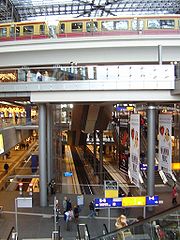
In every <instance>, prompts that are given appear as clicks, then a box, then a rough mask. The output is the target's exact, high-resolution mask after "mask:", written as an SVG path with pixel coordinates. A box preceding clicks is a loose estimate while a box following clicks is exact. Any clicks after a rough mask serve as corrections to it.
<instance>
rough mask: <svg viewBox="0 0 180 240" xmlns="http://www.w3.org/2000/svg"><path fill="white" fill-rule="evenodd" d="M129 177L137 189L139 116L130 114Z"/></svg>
mask: <svg viewBox="0 0 180 240" xmlns="http://www.w3.org/2000/svg"><path fill="white" fill-rule="evenodd" d="M129 166H130V169H129V171H130V175H131V177H130V178H131V180H132V182H133V183H134V184H135V185H136V186H137V187H139V174H140V167H139V166H140V115H139V114H131V118H130V163H129Z"/></svg>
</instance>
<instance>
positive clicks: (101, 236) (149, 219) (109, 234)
mask: <svg viewBox="0 0 180 240" xmlns="http://www.w3.org/2000/svg"><path fill="white" fill-rule="evenodd" d="M176 211H180V204H178V205H177V206H175V207H171V208H169V209H167V210H164V211H162V212H160V213H157V214H154V215H153V216H150V217H147V218H145V219H143V220H141V221H138V222H134V223H131V224H129V225H128V226H126V227H123V228H121V231H125V230H127V229H132V228H134V227H137V226H140V225H142V224H146V223H148V222H153V221H155V220H157V219H158V220H159V219H160V218H161V217H162V216H164V215H167V214H170V213H172V212H176ZM119 231H120V230H119V229H117V230H114V231H112V232H110V233H107V234H106V235H100V236H97V237H95V238H91V240H97V239H103V237H104V236H109V237H110V236H113V235H114V234H116V233H118V232H119Z"/></svg>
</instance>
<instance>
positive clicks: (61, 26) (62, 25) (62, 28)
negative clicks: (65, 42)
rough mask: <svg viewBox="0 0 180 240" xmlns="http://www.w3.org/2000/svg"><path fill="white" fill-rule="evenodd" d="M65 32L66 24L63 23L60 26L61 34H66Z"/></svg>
mask: <svg viewBox="0 0 180 240" xmlns="http://www.w3.org/2000/svg"><path fill="white" fill-rule="evenodd" d="M64 32H65V23H61V25H60V33H64Z"/></svg>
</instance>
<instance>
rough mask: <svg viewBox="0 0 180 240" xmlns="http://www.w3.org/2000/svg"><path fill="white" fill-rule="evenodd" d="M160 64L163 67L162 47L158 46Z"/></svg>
mask: <svg viewBox="0 0 180 240" xmlns="http://www.w3.org/2000/svg"><path fill="white" fill-rule="evenodd" d="M158 63H159V64H160V65H162V46H161V45H158Z"/></svg>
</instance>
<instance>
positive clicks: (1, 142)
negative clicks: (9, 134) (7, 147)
mask: <svg viewBox="0 0 180 240" xmlns="http://www.w3.org/2000/svg"><path fill="white" fill-rule="evenodd" d="M3 152H4V140H3V135H2V133H0V154H1V153H3Z"/></svg>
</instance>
